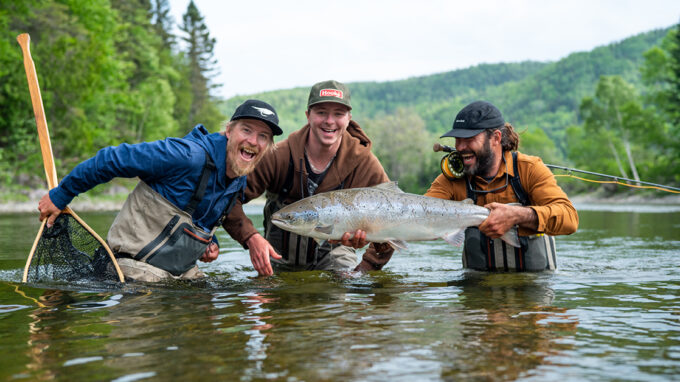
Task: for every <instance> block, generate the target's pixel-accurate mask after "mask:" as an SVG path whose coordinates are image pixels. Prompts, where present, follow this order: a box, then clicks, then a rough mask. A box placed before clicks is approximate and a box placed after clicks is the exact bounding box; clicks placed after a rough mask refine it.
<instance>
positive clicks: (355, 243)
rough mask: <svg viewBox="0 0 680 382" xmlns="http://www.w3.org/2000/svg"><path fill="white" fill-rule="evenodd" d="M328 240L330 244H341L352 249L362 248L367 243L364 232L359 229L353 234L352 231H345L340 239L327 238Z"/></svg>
mask: <svg viewBox="0 0 680 382" xmlns="http://www.w3.org/2000/svg"><path fill="white" fill-rule="evenodd" d="M328 242H329V243H331V244H342V245H344V246H346V247H352V248H354V249H359V248H363V247H365V246H366V245H368V243H369V242H368V241H366V232H364V231H362V230H360V229H358V230H356V232H354V236H352V232H345V234H344V235H342V237H341V238H340V240H328Z"/></svg>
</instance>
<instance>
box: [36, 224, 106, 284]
mask: <svg viewBox="0 0 680 382" xmlns="http://www.w3.org/2000/svg"><path fill="white" fill-rule="evenodd" d="M110 264H111V258H110V257H109V255H108V253H107V252H106V249H104V247H103V246H102V245H101V243H100V242H99V241H98V240H97V239H96V238H95V237H94V236H93V235H92V234H90V232H88V231H87V229H85V227H83V226H82V225H81V224H80V223H79V222H78V220H76V219H75V218H74V217H73V216H72V215H70V214H61V215H59V217H57V219H56V220H55V221H54V224H53V225H52V227H50V228H47V226H45V229H44V230H43V233H42V235H41V237H40V239H39V241H38V244H37V246H36V249H35V253H34V254H33V258H32V259H31V264H30V266H29V269H28V274H27V281H30V282H38V281H59V280H65V281H75V280H93V279H110V280H111V279H117V278H116V277H115V274H114V273H112V272H111V271H109V269H111V268H112V267H110V266H109V265H110Z"/></svg>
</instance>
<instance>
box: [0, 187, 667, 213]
mask: <svg viewBox="0 0 680 382" xmlns="http://www.w3.org/2000/svg"><path fill="white" fill-rule="evenodd" d="M43 194H44V191H42V192H35V193H32V195H36V196H42V195H43ZM126 196H127V193H120V194H115V195H106V196H95V197H90V196H88V195H81V196H78V197H77V198H76V199H74V200H73V202H72V203H71V204H70V207H71V208H72V209H73V210H74V211H77V212H85V211H118V210H120V208H121V207H122V206H123V203H124V202H125V198H126ZM570 199H571V201H572V202H573V203H574V204H576V205H579V204H617V205H655V206H660V205H675V206H678V205H680V194H668V195H666V196H659V195H651V194H647V193H645V192H638V193H631V194H615V195H613V196H603V194H602V192H593V193H588V194H578V195H573V196H570ZM38 200H39V198H37V197H35V198H31V200H28V201H6V202H3V203H0V214H10V213H27V212H36V213H37V209H38ZM264 202H265V199H264V197H260V198H257V199H255V200H253V201H251V202H250V204H255V205H264Z"/></svg>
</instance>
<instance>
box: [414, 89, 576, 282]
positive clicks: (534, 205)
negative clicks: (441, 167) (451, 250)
mask: <svg viewBox="0 0 680 382" xmlns="http://www.w3.org/2000/svg"><path fill="white" fill-rule="evenodd" d="M444 137H453V138H455V139H456V151H457V154H460V155H459V158H460V161H462V163H461V164H460V165H459V166H455V167H462V169H463V171H462V175H461V176H459V177H456V175H455V174H453V173H452V172H450V171H449V172H444V171H443V174H442V175H439V177H437V179H435V180H434V182H432V185H431V186H430V189H429V190H428V191H427V193H426V194H425V195H426V196H432V197H436V198H440V199H451V200H463V199H472V200H473V201H474V202H475V203H476V204H477V205H480V206H484V207H486V208H488V209H489V210H491V211H490V213H489V217H488V218H487V219H486V220H485V221H484V222H482V224H480V225H479V227H470V228H468V229H467V230H466V231H465V245H464V247H463V266H464V267H466V268H471V269H476V270H482V271H498V270H501V271H502V270H515V271H541V270H546V269H555V268H556V266H557V265H556V256H555V240H554V239H553V238H552V236H553V235H568V234H571V233H574V232H576V229H577V227H578V215H577V213H576V209H575V208H574V206H573V205H572V204H571V201H569V198H567V195H566V194H565V193H564V191H562V189H561V188H560V187H559V186H558V185H557V182H556V181H555V177H554V176H553V174H552V172H551V171H550V170H549V169H548V167H546V165H545V164H543V162H542V161H541V158H538V157H534V156H530V155H525V154H522V153H519V152H517V148H518V146H519V136H518V135H517V133H516V132H515V131H514V129H513V127H512V125H511V124H509V123H506V122H505V120H504V119H503V115H502V114H501V112H500V110H498V109H497V108H496V107H495V106H494V105H492V104H491V103H489V102H486V101H476V102H473V103H471V104H469V105H467V106H466V107H464V108H463V109H462V110H461V111H460V112H459V113H458V114H457V115H456V119H455V120H454V122H453V128H452V129H451V130H450V131H449V132H447V133H446V134H444V135H443V136H442V138H444ZM510 203H515V204H514V205H513V204H510ZM517 203H519V204H517ZM515 225H517V226H519V236H520V237H519V239H520V243H521V247H520V248H513V247H510V246H508V245H507V244H505V243H504V242H503V241H501V240H500V239H499V238H500V237H501V236H502V235H503V234H504V233H506V232H507V231H508V230H509V229H510V228H511V227H513V226H515Z"/></svg>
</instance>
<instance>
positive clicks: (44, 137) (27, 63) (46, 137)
mask: <svg viewBox="0 0 680 382" xmlns="http://www.w3.org/2000/svg"><path fill="white" fill-rule="evenodd" d="M17 41H18V42H19V45H21V51H22V53H23V55H24V69H26V79H27V80H28V91H29V92H30V93H31V102H32V103H33V113H34V114H35V124H36V125H37V126H38V136H39V137H40V151H41V152H42V158H43V165H44V166H45V176H46V177H47V186H48V189H49V190H51V189H53V188H55V187H57V185H58V184H59V182H58V180H57V169H56V168H55V166H54V155H53V154H52V143H51V142H50V132H49V130H48V129H47V119H46V118H45V108H44V107H43V102H42V96H41V95H40V85H39V84H38V75H37V74H36V71H35V64H34V63H33V58H32V57H31V50H30V43H31V37H30V36H29V35H28V33H22V34H20V35H18V36H17ZM62 212H63V213H68V214H71V216H73V217H74V218H75V219H76V220H77V221H78V222H79V223H80V224H81V225H82V226H83V228H85V229H86V230H87V231H88V232H89V233H90V234H91V235H92V236H93V237H94V238H95V239H96V240H97V241H98V242H99V243H100V244H101V245H102V246H103V247H104V249H105V250H106V252H107V253H108V255H109V258H110V259H111V262H112V263H113V266H114V268H115V270H116V273H117V274H118V279H119V280H120V282H125V277H124V276H123V272H121V270H120V267H119V266H118V261H116V258H115V256H114V255H113V252H111V248H109V246H108V245H107V244H106V242H105V241H104V240H103V239H102V238H101V237H100V236H99V235H97V233H96V232H95V231H94V230H93V229H92V228H90V226H88V225H87V224H86V223H85V222H84V221H83V220H82V219H81V218H80V217H79V216H78V215H76V214H75V212H73V211H72V210H71V209H70V208H68V207H66V208H65V209H64V211H62ZM45 222H47V219H45V220H43V223H42V225H41V226H40V230H39V231H38V236H37V237H36V239H35V242H34V243H33V248H31V252H30V253H29V254H28V261H26V267H25V268H24V275H23V277H22V281H23V282H26V279H27V276H28V268H29V265H30V264H31V261H32V259H33V254H34V253H35V249H36V246H37V244H38V240H39V239H40V236H42V232H43V230H44V228H45Z"/></svg>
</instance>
